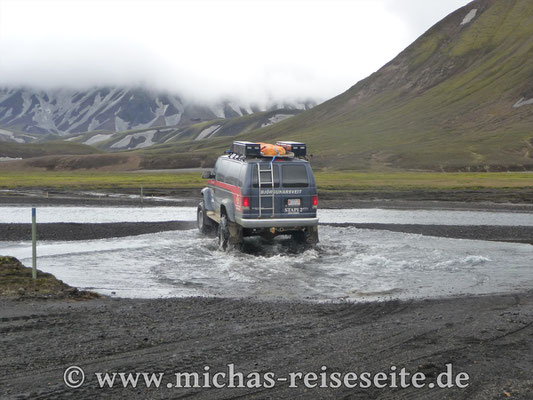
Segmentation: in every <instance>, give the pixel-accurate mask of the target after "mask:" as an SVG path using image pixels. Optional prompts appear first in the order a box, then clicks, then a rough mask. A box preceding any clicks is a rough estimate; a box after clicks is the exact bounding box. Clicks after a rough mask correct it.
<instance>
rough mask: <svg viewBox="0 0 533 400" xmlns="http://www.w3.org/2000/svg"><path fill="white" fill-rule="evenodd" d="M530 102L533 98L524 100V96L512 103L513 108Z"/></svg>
mask: <svg viewBox="0 0 533 400" xmlns="http://www.w3.org/2000/svg"><path fill="white" fill-rule="evenodd" d="M530 104H533V99H529V100H526V99H525V98H524V97H522V98H521V99H520V100H518V101H517V102H516V103H514V105H513V108H520V107H522V106H527V105H530Z"/></svg>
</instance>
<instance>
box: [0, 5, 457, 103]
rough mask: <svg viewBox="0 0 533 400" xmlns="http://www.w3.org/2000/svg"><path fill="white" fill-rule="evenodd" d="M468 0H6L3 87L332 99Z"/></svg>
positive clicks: (0, 29)
mask: <svg viewBox="0 0 533 400" xmlns="http://www.w3.org/2000/svg"><path fill="white" fill-rule="evenodd" d="M466 3H467V0H446V1H439V2H427V1H420V0H402V1H393V0H372V1H371V0H359V1H336V0H332V1H312V2H304V1H298V0H292V1H263V0H255V1H209V0H201V1H187V0H180V1H158V0H155V1H128V2H126V1H86V0H76V1H48V0H46V1H45V0H39V1H32V0H24V1H15V0H0V55H1V56H0V86H4V87H5V86H11V87H19V86H21V85H26V86H30V87H32V88H37V89H40V88H44V89H50V88H57V87H69V88H74V89H83V90H86V89H89V88H91V87H94V86H97V87H106V86H117V87H125V86H140V85H142V86H146V87H148V88H151V89H154V90H158V91H161V90H165V91H170V92H175V93H179V94H181V95H183V96H185V97H187V98H188V99H193V100H200V101H206V100H209V101H220V99H224V98H227V97H228V96H229V97H232V98H237V99H239V100H241V101H242V102H244V103H257V104H263V105H266V104H267V103H269V102H270V103H271V102H275V101H289V102H290V101H297V100H301V99H308V98H312V99H315V100H318V101H321V100H326V99H328V98H330V97H332V96H334V95H336V94H338V93H340V92H342V91H344V90H346V88H348V87H350V86H351V85H353V83H354V82H356V81H358V80H359V79H362V78H364V77H365V76H367V75H368V74H369V73H371V72H373V71H375V70H377V69H378V68H379V67H380V66H381V65H382V64H384V63H385V62H386V61H387V60H389V59H391V58H392V57H394V56H395V55H396V54H398V53H399V52H400V51H401V50H402V49H403V48H405V46H406V45H408V43H410V42H411V41H412V40H413V39H414V38H416V37H417V36H418V35H420V34H421V33H422V32H423V31H424V30H425V29H427V28H428V27H429V26H431V25H432V24H433V23H434V22H436V21H437V20H438V19H440V18H442V17H443V16H445V15H446V14H447V13H449V12H451V11H453V10H454V9H456V8H457V7H459V6H461V5H464V4H466Z"/></svg>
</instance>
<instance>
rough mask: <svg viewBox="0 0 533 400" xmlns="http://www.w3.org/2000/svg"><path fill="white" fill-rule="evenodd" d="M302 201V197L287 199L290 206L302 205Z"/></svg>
mask: <svg viewBox="0 0 533 400" xmlns="http://www.w3.org/2000/svg"><path fill="white" fill-rule="evenodd" d="M300 204H301V201H300V199H288V200H287V206H289V207H300Z"/></svg>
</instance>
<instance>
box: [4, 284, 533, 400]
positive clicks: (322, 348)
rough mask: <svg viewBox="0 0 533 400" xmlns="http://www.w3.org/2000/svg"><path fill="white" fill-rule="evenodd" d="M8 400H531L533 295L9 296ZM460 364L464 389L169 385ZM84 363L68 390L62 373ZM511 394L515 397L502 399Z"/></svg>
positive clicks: (432, 370)
mask: <svg viewBox="0 0 533 400" xmlns="http://www.w3.org/2000/svg"><path fill="white" fill-rule="evenodd" d="M0 321H1V325H0V332H1V335H2V340H1V341H0V353H1V354H2V357H1V358H0V397H1V398H3V399H4V398H6V399H9V398H16V399H27V398H28V399H29V398H32V399H35V398H38V399H58V398H77V399H94V398H111V399H133V398H154V399H155V398H157V399H160V398H162V399H166V398H190V397H192V398H198V399H229V398H241V397H243V398H244V397H245V398H252V399H265V398H270V399H286V398H313V399H322V398H328V399H338V398H350V399H454V400H457V399H479V400H487V399H505V398H508V396H507V394H509V396H510V398H512V399H531V393H532V392H533V384H532V380H531V371H532V370H533V340H531V338H532V337H533V292H529V293H523V294H521V295H500V296H485V297H469V298H454V299H448V300H426V301H408V302H399V301H393V302H377V303H365V304H308V303H305V304H301V303H278V302H258V301H254V300H229V299H212V298H188V299H165V300H128V299H108V298H103V299H98V300H90V301H82V302H79V301H78V302H74V301H71V302H53V301H41V302H32V301H2V306H1V307H0ZM449 363H451V364H453V371H454V374H457V373H459V372H466V373H467V374H468V375H469V380H468V383H469V385H468V387H467V388H465V389H458V388H452V389H429V388H428V387H427V386H426V387H425V388H422V389H415V388H413V387H410V388H407V389H399V388H395V389H391V388H388V389H386V388H385V389H377V388H367V389H363V388H360V387H355V388H350V389H348V388H342V387H341V388H338V389H331V388H314V389H306V388H305V387H304V385H303V383H302V382H299V385H298V387H297V388H290V387H289V384H288V383H287V382H281V381H280V382H278V383H277V384H276V386H275V387H274V388H270V389H265V388H251V389H229V388H225V389H215V388H196V389H183V388H172V389H169V388H167V387H166V383H167V382H173V374H174V373H175V372H199V373H203V372H204V371H205V370H204V367H205V366H209V367H210V370H211V371H213V372H215V371H226V368H227V367H226V365H227V364H235V368H236V370H237V371H242V372H243V373H244V374H245V375H247V374H248V373H250V372H253V371H256V372H259V373H261V374H262V373H265V372H273V373H275V374H276V377H285V376H288V374H289V373H291V372H297V371H302V372H304V373H307V372H315V373H320V372H321V371H322V370H321V367H322V366H326V368H327V371H329V372H333V371H337V372H340V373H347V372H350V371H353V372H356V373H358V374H360V373H361V372H364V371H368V372H371V373H376V372H379V371H384V372H386V373H390V372H391V366H396V367H397V368H398V370H399V369H401V368H403V367H405V369H406V371H407V372H409V373H410V374H414V373H415V372H423V373H424V374H426V376H427V377H428V382H430V381H432V380H433V381H434V380H435V378H436V376H437V374H439V373H440V372H442V371H444V370H445V369H446V367H445V365H446V364H449ZM71 365H77V366H80V367H82V368H83V369H84V371H85V375H86V381H85V384H84V385H83V386H82V387H81V388H79V389H69V388H67V387H66V386H65V384H64V383H63V372H64V370H65V369H66V368H67V367H68V366H71ZM95 372H126V373H128V372H163V373H165V374H166V375H165V378H164V379H163V382H164V385H163V386H164V387H162V388H159V389H155V388H153V387H152V388H149V389H147V388H145V387H143V386H144V385H139V386H138V387H137V388H136V389H132V388H123V387H115V388H113V389H109V388H104V389H100V388H98V385H97V380H96V377H95V375H94V373H95ZM506 393H507V394H506Z"/></svg>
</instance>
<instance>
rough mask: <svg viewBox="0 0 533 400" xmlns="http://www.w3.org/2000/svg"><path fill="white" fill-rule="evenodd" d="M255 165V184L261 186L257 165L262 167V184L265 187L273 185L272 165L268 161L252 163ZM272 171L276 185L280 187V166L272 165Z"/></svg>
mask: <svg viewBox="0 0 533 400" xmlns="http://www.w3.org/2000/svg"><path fill="white" fill-rule="evenodd" d="M251 165H253V167H252V168H253V182H252V184H253V186H254V187H259V182H258V180H257V172H258V169H257V166H258V165H260V167H261V186H262V187H265V188H269V187H272V172H270V166H269V165H268V164H266V163H263V164H251ZM272 171H273V172H274V187H279V168H278V166H277V165H273V166H272Z"/></svg>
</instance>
